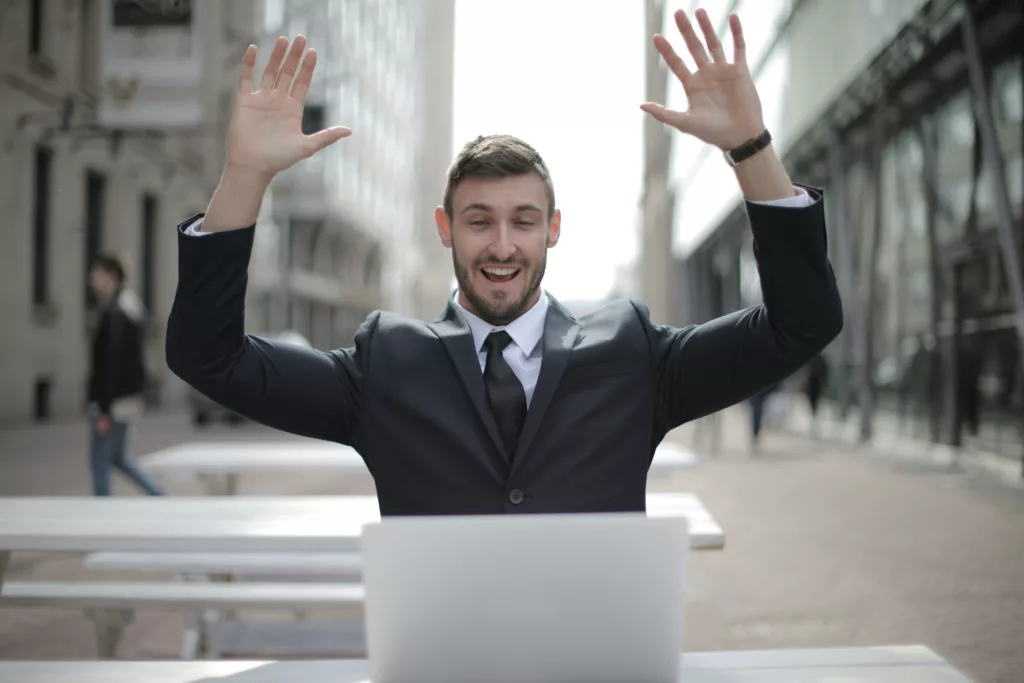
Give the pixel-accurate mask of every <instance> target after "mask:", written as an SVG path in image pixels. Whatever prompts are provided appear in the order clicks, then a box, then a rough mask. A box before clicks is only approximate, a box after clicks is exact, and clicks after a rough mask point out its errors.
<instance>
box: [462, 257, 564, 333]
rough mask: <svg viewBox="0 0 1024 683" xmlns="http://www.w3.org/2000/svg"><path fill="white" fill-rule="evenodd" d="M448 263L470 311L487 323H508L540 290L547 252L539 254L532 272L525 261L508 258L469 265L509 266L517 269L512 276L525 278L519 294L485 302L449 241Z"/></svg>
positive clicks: (479, 266)
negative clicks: (450, 264)
mask: <svg viewBox="0 0 1024 683" xmlns="http://www.w3.org/2000/svg"><path fill="white" fill-rule="evenodd" d="M452 265H453V266H454V268H455V280H456V282H458V284H459V291H460V292H462V293H463V294H464V295H465V297H466V299H467V300H468V301H469V303H471V304H472V305H473V308H474V309H475V310H474V313H476V314H477V315H478V316H479V317H480V318H481V319H482V320H484V321H486V322H488V323H490V324H491V325H496V326H501V325H508V324H509V323H510V322H512V321H513V320H515V319H516V318H518V317H519V316H521V315H522V314H523V313H525V312H526V309H527V308H528V307H529V305H530V299H532V298H533V295H534V294H535V293H536V292H537V290H539V289H540V282H541V280H543V279H544V270H545V268H546V267H547V254H546V253H545V254H544V256H542V257H541V261H540V263H539V264H538V265H537V267H536V268H534V269H533V270H532V271H531V270H530V269H529V268H528V267H527V264H525V263H516V262H512V261H506V262H500V261H495V260H493V259H480V260H479V261H477V262H476V263H474V264H473V270H480V268H482V267H483V266H512V267H516V268H519V269H520V272H519V274H518V275H516V277H529V280H528V281H527V283H526V287H524V288H523V293H522V294H521V295H519V296H518V297H516V298H515V299H511V300H508V301H500V302H494V301H488V300H487V299H485V298H484V297H483V296H481V295H480V293H479V292H477V291H476V289H475V288H474V287H473V278H472V276H471V275H470V272H471V271H470V269H469V268H467V267H466V266H464V265H462V263H460V262H459V255H458V253H457V252H456V250H455V243H454V242H452Z"/></svg>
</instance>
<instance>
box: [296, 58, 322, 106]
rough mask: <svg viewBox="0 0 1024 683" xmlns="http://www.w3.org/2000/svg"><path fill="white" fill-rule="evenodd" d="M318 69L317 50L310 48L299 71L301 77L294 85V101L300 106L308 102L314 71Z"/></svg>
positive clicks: (297, 78)
mask: <svg viewBox="0 0 1024 683" xmlns="http://www.w3.org/2000/svg"><path fill="white" fill-rule="evenodd" d="M314 69H316V50H314V49H312V48H310V49H309V50H307V51H306V56H305V57H303V58H302V67H301V68H300V69H299V75H298V76H296V77H295V83H294V84H293V85H292V93H291V95H292V99H296V100H298V101H299V104H303V103H305V101H306V95H308V94H309V84H310V83H311V82H312V81H313V70H314Z"/></svg>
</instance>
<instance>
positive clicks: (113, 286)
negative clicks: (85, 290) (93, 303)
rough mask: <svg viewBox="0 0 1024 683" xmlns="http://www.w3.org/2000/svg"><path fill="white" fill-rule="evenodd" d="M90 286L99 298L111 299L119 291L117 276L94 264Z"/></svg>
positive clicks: (90, 272) (90, 274) (90, 273)
mask: <svg viewBox="0 0 1024 683" xmlns="http://www.w3.org/2000/svg"><path fill="white" fill-rule="evenodd" d="M89 286H90V287H92V291H93V293H94V294H95V295H96V297H97V298H98V299H109V298H110V297H112V296H114V293H115V292H117V276H116V275H114V274H113V273H110V272H108V271H106V270H104V269H103V268H100V267H99V266H93V267H92V269H91V270H90V271H89Z"/></svg>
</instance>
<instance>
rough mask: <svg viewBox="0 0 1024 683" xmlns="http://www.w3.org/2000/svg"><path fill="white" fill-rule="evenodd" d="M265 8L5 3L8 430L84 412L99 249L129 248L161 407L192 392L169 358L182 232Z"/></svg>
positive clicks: (0, 18)
mask: <svg viewBox="0 0 1024 683" xmlns="http://www.w3.org/2000/svg"><path fill="white" fill-rule="evenodd" d="M200 8H201V9H200ZM258 13H259V4H258V3H252V2H249V1H248V0H226V1H224V2H219V3H201V4H197V5H196V11H193V9H192V7H191V5H190V3H188V2H182V1H175V2H164V1H163V0H152V1H150V2H106V1H103V0H79V1H74V0H66V1H64V0H61V1H58V0H8V1H7V2H5V3H4V5H3V9H2V11H0V59H2V61H3V64H4V69H3V73H2V74H0V215H2V216H3V217H4V225H3V238H4V239H3V242H4V249H3V252H2V256H0V265H2V267H0V304H2V309H0V314H2V323H0V421H2V422H5V423H9V422H23V421H27V420H30V419H33V418H35V419H46V418H49V417H67V416H75V415H81V414H82V413H83V411H84V408H85V400H86V382H87V376H86V375H87V372H88V360H87V356H88V344H89V336H90V324H91V322H92V319H93V316H92V315H91V313H92V312H93V310H94V301H93V300H92V297H91V293H90V292H89V291H88V286H87V281H88V280H87V269H88V264H89V263H90V261H91V260H92V258H93V256H94V255H95V254H96V253H97V252H98V251H99V250H101V249H102V250H114V251H118V252H120V253H121V254H123V256H124V258H125V260H126V262H127V264H128V266H129V269H130V274H129V277H130V285H131V286H132V287H133V288H134V289H135V290H136V291H137V292H138V293H139V295H140V296H141V298H142V300H143V302H144V303H145V305H146V308H147V312H148V315H147V318H148V324H147V349H146V351H147V359H148V366H149V369H150V371H151V374H152V380H153V391H152V398H153V400H154V401H159V400H165V401H174V400H180V399H181V398H182V397H183V396H184V387H183V386H182V385H181V384H180V382H177V381H176V380H172V378H170V377H169V373H168V372H167V370H166V368H165V365H164V361H163V337H164V326H165V321H166V320H167V315H168V313H169V312H170V305H171V301H172V298H173V295H174V287H175V283H176V279H177V248H176V245H175V232H174V229H173V226H174V225H175V224H176V223H177V222H178V221H180V220H182V219H183V218H185V217H187V216H188V215H190V214H191V213H193V212H198V211H202V210H204V209H205V206H206V203H207V201H208V199H209V196H210V193H211V192H212V190H213V188H214V186H215V184H216V179H217V175H218V173H219V170H220V167H221V165H222V163H223V162H222V159H221V157H220V154H221V150H222V147H223V145H222V144H219V143H220V140H222V139H223V135H224V130H225V124H226V121H225V115H226V113H228V112H229V111H230V110H229V109H228V106H230V98H231V96H232V95H233V93H234V90H235V88H236V84H237V63H238V62H239V61H240V59H241V55H242V51H244V49H245V46H246V44H248V42H250V41H252V40H254V39H255V38H256V36H257V28H258Z"/></svg>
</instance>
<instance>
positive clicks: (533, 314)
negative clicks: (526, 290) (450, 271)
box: [452, 290, 548, 356]
mask: <svg viewBox="0 0 1024 683" xmlns="http://www.w3.org/2000/svg"><path fill="white" fill-rule="evenodd" d="M452 303H453V304H454V305H455V308H456V309H457V310H458V311H459V313H461V314H462V318H463V319H464V320H465V321H466V323H467V324H468V325H469V329H470V330H471V331H472V332H473V343H474V345H475V346H476V352H477V353H480V349H482V348H483V346H484V342H485V341H486V340H487V335H489V334H490V333H491V332H494V331H495V330H505V331H506V332H508V336H510V337H512V341H514V342H515V343H516V346H518V347H519V348H520V349H521V350H522V352H523V353H524V354H526V355H527V356H529V355H530V354H532V353H533V350H534V349H535V348H537V344H538V343H539V342H540V340H541V337H543V336H544V322H545V320H547V317H548V295H547V293H546V292H545V291H544V290H541V292H540V298H538V299H537V303H535V304H534V305H533V306H532V307H531V308H530V310H528V311H526V312H525V313H523V314H522V315H520V316H519V317H518V318H516V319H515V320H513V321H512V322H510V323H509V324H508V325H492V324H490V323H489V322H487V321H486V320H484V319H482V318H481V317H479V316H477V315H475V314H473V313H470V312H469V311H467V310H466V309H465V308H463V307H462V304H460V303H459V293H458V291H456V292H455V295H454V296H453V297H452Z"/></svg>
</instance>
